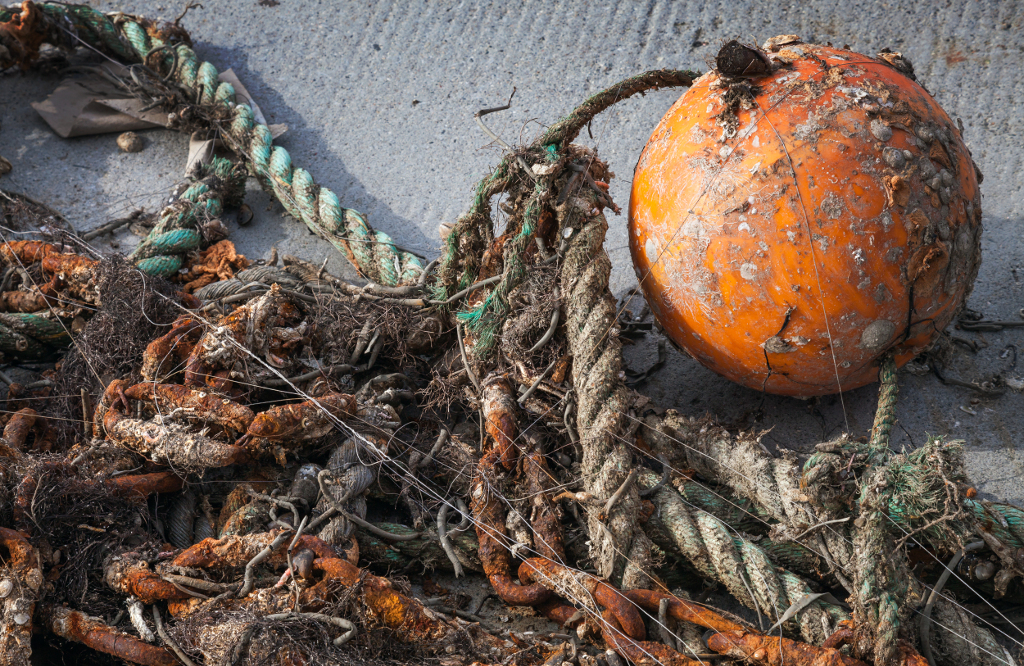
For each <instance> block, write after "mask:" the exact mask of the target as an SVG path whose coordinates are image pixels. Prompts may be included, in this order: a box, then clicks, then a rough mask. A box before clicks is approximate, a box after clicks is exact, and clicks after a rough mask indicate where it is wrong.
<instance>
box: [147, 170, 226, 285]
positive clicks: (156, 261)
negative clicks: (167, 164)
mask: <svg viewBox="0 0 1024 666" xmlns="http://www.w3.org/2000/svg"><path fill="white" fill-rule="evenodd" d="M191 180H192V183H191V184H190V185H189V186H188V188H186V189H185V191H184V192H182V193H181V196H180V197H179V198H178V199H177V200H176V201H174V202H172V203H170V204H168V205H167V206H166V207H164V209H163V210H162V211H161V212H160V215H159V217H158V218H157V222H156V224H155V225H153V228H152V229H151V230H150V232H149V235H148V236H146V238H145V239H144V240H143V241H142V242H141V243H139V245H138V247H136V248H135V251H133V252H132V253H131V254H130V255H129V257H128V258H129V259H130V260H132V261H134V262H135V265H136V266H137V267H138V268H139V270H141V271H142V272H144V273H147V274H149V275H153V276H158V277H171V276H172V275H174V274H175V273H177V272H178V271H179V270H180V269H181V268H182V266H184V264H185V257H186V256H187V255H188V254H189V253H190V252H193V251H195V250H198V249H200V248H201V247H202V246H203V245H204V243H203V236H202V234H201V232H200V230H201V229H202V227H203V225H204V223H206V222H207V221H209V220H213V219H214V218H217V217H220V215H221V214H222V213H223V212H224V204H225V203H230V204H236V203H238V202H240V201H241V199H242V196H243V195H244V193H245V177H244V174H243V173H242V171H241V170H240V169H239V168H237V167H236V166H235V165H234V164H232V163H231V161H230V160H226V159H223V158H221V157H214V158H213V159H212V160H211V161H210V162H209V163H207V164H202V165H200V166H199V167H197V169H196V171H195V173H194V174H193V175H192V176H191Z"/></svg>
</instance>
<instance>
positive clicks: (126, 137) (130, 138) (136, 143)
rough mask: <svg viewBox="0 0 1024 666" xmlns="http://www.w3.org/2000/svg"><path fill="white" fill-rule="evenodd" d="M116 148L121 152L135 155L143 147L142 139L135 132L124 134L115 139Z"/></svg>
mask: <svg viewBox="0 0 1024 666" xmlns="http://www.w3.org/2000/svg"><path fill="white" fill-rule="evenodd" d="M117 147H118V148H120V149H121V152H125V153H137V152H139V151H141V150H142V147H143V144H142V137H140V136H139V135H138V134H136V133H135V132H125V133H124V134H122V135H121V136H119V137H117Z"/></svg>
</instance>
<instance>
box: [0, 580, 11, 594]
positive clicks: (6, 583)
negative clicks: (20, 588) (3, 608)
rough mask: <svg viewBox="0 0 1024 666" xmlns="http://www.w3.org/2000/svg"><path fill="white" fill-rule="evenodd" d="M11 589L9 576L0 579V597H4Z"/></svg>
mask: <svg viewBox="0 0 1024 666" xmlns="http://www.w3.org/2000/svg"><path fill="white" fill-rule="evenodd" d="M13 589H14V583H13V582H12V581H11V579H10V578H5V579H4V580H3V581H0V599H6V598H7V595H9V594H10V593H11V590H13Z"/></svg>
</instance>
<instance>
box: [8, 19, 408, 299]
mask: <svg viewBox="0 0 1024 666" xmlns="http://www.w3.org/2000/svg"><path fill="white" fill-rule="evenodd" d="M29 6H30V7H34V8H35V9H36V10H37V13H36V14H35V15H34V16H35V17H37V18H38V19H39V20H38V21H36V22H37V23H38V24H39V25H38V27H37V29H36V35H37V36H40V37H43V38H44V39H46V40H48V41H49V43H52V44H54V45H57V46H77V44H76V43H75V40H81V42H83V43H85V44H87V45H89V46H91V47H93V48H95V49H97V50H99V51H101V52H103V53H105V54H108V55H110V56H111V57H113V58H116V59H118V60H120V61H122V62H125V63H129V64H133V63H135V64H137V63H146V62H148V61H150V60H153V57H151V56H155V57H156V60H157V61H158V64H157V65H156V66H157V67H158V69H162V70H163V71H162V72H161V74H162V75H163V76H165V77H167V79H168V80H170V81H173V82H174V83H176V84H178V85H180V86H181V87H182V89H183V91H184V94H185V98H186V99H187V102H186V104H185V105H184V106H181V105H179V106H178V107H176V108H175V111H174V115H175V117H176V118H177V119H178V120H179V123H180V124H181V126H182V128H183V129H185V128H187V129H190V130H191V129H194V128H195V127H194V125H195V124H197V123H201V124H206V125H208V126H209V127H210V128H211V129H216V130H218V131H219V136H220V138H221V139H222V140H223V141H224V143H225V144H227V146H228V147H229V148H230V149H231V150H233V151H234V152H236V153H237V154H238V155H239V156H240V157H242V158H243V159H244V160H245V162H246V166H247V167H248V169H249V172H250V173H251V174H252V175H253V176H255V177H256V179H257V180H259V182H260V184H261V185H262V186H263V187H264V189H266V190H267V191H268V192H270V193H271V194H273V195H274V196H275V197H276V198H277V200H278V201H280V202H281V204H282V205H283V206H284V208H285V210H286V211H287V212H288V213H289V214H291V215H292V216H293V217H295V218H297V219H299V220H301V221H302V222H304V223H305V224H306V226H307V227H309V229H310V230H311V231H313V232H314V233H315V234H317V235H319V236H321V237H322V238H324V239H326V240H327V241H328V242H330V243H331V244H332V245H334V247H335V248H337V249H338V250H339V251H340V252H342V253H343V254H344V255H345V256H346V257H347V258H348V260H349V261H350V262H351V263H352V264H353V266H355V268H356V269H357V270H358V271H359V272H360V274H362V275H363V276H365V277H367V278H369V279H370V280H373V281H374V282H376V283H378V284H381V285H384V286H395V285H403V284H412V283H414V282H415V281H416V280H417V279H418V278H419V276H420V274H421V273H422V272H423V265H422V262H421V261H420V260H419V258H418V257H416V256H415V255H413V254H411V253H409V252H406V251H404V250H400V249H399V248H397V247H396V246H395V244H394V241H392V239H391V237H390V236H388V235H387V234H385V233H383V232H381V231H376V230H374V229H373V228H372V227H371V226H370V225H369V223H368V222H367V221H366V218H365V217H364V216H363V215H362V214H361V213H359V212H358V211H355V210H352V209H349V208H344V207H342V205H341V203H340V202H339V200H338V197H337V196H336V195H335V194H334V193H333V192H331V191H330V190H329V189H327V188H325V187H321V186H320V185H318V184H317V183H316V182H315V181H314V180H313V178H312V176H311V175H310V174H309V173H308V172H307V171H305V170H304V169H301V168H296V167H294V166H293V165H292V160H291V156H290V155H289V154H288V151H287V150H285V149H284V148H282V147H280V146H274V145H273V137H272V136H271V134H270V129H269V128H268V127H267V126H266V125H262V124H258V123H256V121H255V119H254V117H253V112H252V108H251V107H250V106H249V104H248V103H247V102H245V101H242V100H236V99H235V90H234V87H233V86H231V84H229V83H224V82H220V81H218V80H217V77H218V71H217V69H216V67H214V66H213V65H212V64H210V63H208V62H200V61H199V59H198V57H197V56H196V54H195V52H194V51H193V50H192V49H191V48H190V47H189V46H188V45H186V44H180V43H179V44H170V43H168V42H166V41H164V39H162V38H161V37H160V36H158V35H159V34H160V31H159V30H147V27H152V26H151V25H150V26H147V24H146V23H144V22H143V21H142V20H141V19H136V18H134V17H131V16H127V15H125V14H120V13H119V14H117V15H116V17H114V18H116V20H114V18H112V17H108V16H106V15H104V14H102V13H101V12H99V11H97V10H95V9H92V8H91V7H87V6H84V5H57V4H48V3H44V4H39V5H32V4H31V3H30V5H29ZM15 11H16V10H13V9H9V10H4V11H3V12H0V23H2V22H7V21H10V20H11V18H12V16H14V14H15ZM178 30H179V31H180V29H178ZM180 32H183V31H180ZM169 33H170V34H173V31H169Z"/></svg>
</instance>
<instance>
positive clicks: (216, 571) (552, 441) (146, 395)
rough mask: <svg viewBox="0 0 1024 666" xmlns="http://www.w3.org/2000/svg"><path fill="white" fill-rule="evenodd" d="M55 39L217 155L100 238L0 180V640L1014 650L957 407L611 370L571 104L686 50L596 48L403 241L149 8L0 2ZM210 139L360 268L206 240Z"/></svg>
mask: <svg viewBox="0 0 1024 666" xmlns="http://www.w3.org/2000/svg"><path fill="white" fill-rule="evenodd" d="M787 43H790V44H791V43H793V42H792V41H791V42H787ZM79 44H85V45H87V46H88V47H89V49H90V50H91V51H93V52H94V53H95V52H98V53H99V54H101V55H103V56H104V57H108V58H111V59H114V60H116V61H117V62H119V63H121V64H123V65H125V66H127V67H128V68H129V72H130V75H129V76H128V77H127V78H125V79H123V80H121V81H120V82H119V84H118V85H121V86H123V89H124V92H126V93H128V94H130V95H131V96H135V97H139V98H141V99H143V100H145V101H146V103H147V104H153V105H154V106H156V107H159V108H161V109H162V110H163V111H166V112H167V113H168V114H170V115H171V116H172V117H173V119H174V121H173V123H172V125H173V126H174V127H175V128H176V129H180V130H182V131H187V132H193V131H207V130H215V131H216V132H217V133H218V135H219V136H220V137H221V139H222V140H223V142H224V144H225V145H226V146H227V147H228V148H229V149H230V150H231V151H232V153H233V159H231V160H227V159H223V158H214V159H213V160H211V161H209V162H207V163H205V164H202V165H200V166H199V167H198V168H197V169H196V170H195V171H193V172H192V173H190V176H189V180H188V182H187V183H186V184H185V186H184V187H183V188H181V189H180V192H179V194H178V196H177V198H176V199H174V200H173V201H171V202H170V203H169V204H167V206H166V207H165V208H164V209H163V210H160V211H153V212H152V214H148V215H146V216H144V217H145V218H146V219H147V220H148V221H149V222H150V224H151V225H152V226H151V227H150V228H149V230H148V232H147V236H146V238H145V240H144V241H143V242H142V243H141V244H140V246H139V248H138V249H136V250H135V251H134V252H133V253H132V254H131V255H130V256H129V257H118V256H101V255H98V254H95V253H93V252H92V251H91V249H90V248H89V246H88V244H87V243H85V242H84V241H83V240H82V239H81V238H80V237H78V236H77V235H76V234H75V233H74V232H73V230H72V229H71V228H70V226H69V225H67V224H66V223H63V222H61V219H62V218H60V217H59V215H57V214H55V213H53V212H51V211H45V210H41V209H39V208H38V207H34V206H35V205H34V204H32V203H31V202H28V201H27V200H23V199H20V200H15V199H13V198H7V197H6V195H5V199H4V201H6V202H8V203H4V209H3V215H4V219H5V222H6V226H8V227H10V228H14V227H15V226H16V227H17V228H19V229H21V228H24V229H29V228H36V229H39V230H40V231H41V232H42V233H43V235H42V236H41V240H12V239H11V238H6V237H5V238H4V239H3V245H2V249H0V254H2V260H3V268H4V277H3V281H4V286H3V289H2V290H0V291H3V292H4V293H3V301H4V306H5V312H3V313H0V351H2V353H3V354H4V357H3V360H4V362H5V363H6V364H8V365H10V366H19V372H22V371H30V372H31V373H32V374H29V375H27V376H25V377H23V376H22V375H19V377H18V378H19V379H25V380H26V381H23V382H22V381H14V380H13V379H12V378H10V377H7V379H5V381H7V380H10V381H9V382H8V383H9V387H8V394H7V398H6V403H7V408H6V410H5V411H4V413H3V419H2V420H3V425H4V431H3V440H2V442H0V524H2V525H3V527H2V528H0V564H2V567H3V568H2V571H0V655H2V661H3V663H10V664H28V663H30V661H29V660H30V659H32V658H33V652H35V653H36V655H47V654H51V655H59V656H55V657H54V659H57V658H62V659H65V660H80V662H81V663H119V661H129V662H134V663H141V664H175V663H184V664H199V663H207V664H231V665H234V664H271V663H273V664H306V663H367V662H369V663H409V662H411V661H413V660H416V661H425V660H429V661H431V662H437V663H440V664H443V665H444V666H456V665H465V664H469V663H471V662H481V663H499V662H500V663H504V664H509V663H517V664H524V665H527V664H541V663H544V664H562V663H565V662H568V663H570V664H574V665H576V666H596V665H597V664H611V665H612V666H617V665H618V664H620V663H622V660H623V659H624V660H626V661H629V662H632V663H635V664H656V663H657V664H678V665H681V666H688V665H690V664H693V663H706V662H707V661H710V660H727V661H733V660H735V661H747V662H751V663H756V664H772V665H776V664H784V663H785V664H802V663H807V664H826V663H827V664H846V665H848V666H854V665H855V664H863V663H868V662H873V663H875V664H879V665H882V664H895V663H907V664H922V663H925V662H931V663H933V664H943V665H945V664H949V665H953V664H960V663H965V662H969V663H981V664H1013V663H1016V661H1015V660H1016V659H1018V658H1019V652H1018V648H1019V647H1020V645H1021V642H1020V641H1021V638H1022V634H1021V633H1020V629H1019V628H1018V626H1017V624H1016V622H1017V621H1018V618H1019V611H1018V610H1017V608H1016V606H1015V604H1018V603H1020V600H1021V598H1022V592H1024V590H1022V587H1021V578H1022V575H1024V511H1021V510H1020V509H1018V508H1016V507H1013V506H1010V505H1007V504H999V503H992V502H985V501H981V500H979V499H978V497H977V494H976V492H975V491H974V489H973V488H972V487H971V484H970V481H969V479H968V478H967V476H966V474H965V472H964V464H963V457H962V445H961V444H960V443H958V442H949V441H942V440H936V439H932V440H929V441H928V442H927V443H926V444H925V445H924V446H922V447H920V448H919V449H917V450H915V451H910V452H900V453H897V452H894V451H892V450H891V449H890V447H889V432H890V430H891V428H892V425H893V422H894V411H893V410H894V408H895V402H896V390H897V382H896V368H895V363H894V362H893V361H892V359H886V360H885V361H883V363H882V365H881V368H880V373H879V374H880V376H879V379H880V396H879V406H878V411H877V414H876V419H875V423H874V427H873V429H872V432H871V433H870V434H869V436H867V437H863V438H856V437H853V436H843V437H840V438H838V439H835V440H832V441H828V442H824V443H822V444H820V445H819V446H818V447H817V448H816V450H815V452H814V453H813V454H811V455H810V456H809V457H806V456H805V457H801V456H798V455H797V454H796V453H793V452H790V451H785V450H783V451H780V453H779V455H773V454H772V453H770V452H769V451H768V449H767V448H766V447H765V446H763V445H762V443H761V440H760V436H761V435H760V434H759V433H756V432H730V431H729V430H727V429H725V428H723V427H722V426H721V425H720V424H718V423H715V422H714V421H713V420H711V419H709V418H699V419H698V418H695V417H691V416H688V415H683V414H680V413H678V412H676V411H673V410H668V411H666V410H662V409H659V408H658V407H656V406H655V405H653V404H651V402H650V401H649V400H648V399H647V398H645V397H644V396H642V395H640V394H638V393H636V392H634V391H633V390H631V389H630V388H628V387H627V385H626V383H625V380H626V377H627V375H626V372H625V369H624V367H623V363H622V357H621V353H620V350H621V343H620V341H619V333H620V331H623V330H626V329H630V328H631V327H634V328H635V322H633V321H632V320H629V321H626V320H620V312H619V310H618V308H617V304H616V301H615V299H614V298H613V296H612V295H611V293H610V291H609V288H608V276H609V272H610V267H611V264H610V261H609V259H608V257H607V255H606V254H605V251H604V247H603V243H604V237H605V232H606V230H607V223H606V221H605V218H604V213H603V211H604V210H606V209H611V210H617V207H616V206H615V204H614V202H613V201H612V200H611V198H610V197H609V195H608V182H609V180H610V179H611V178H612V177H613V176H614V174H613V173H612V172H611V170H610V169H609V167H608V165H606V164H605V163H604V162H602V161H601V159H600V157H599V156H598V155H597V153H596V151H594V150H592V149H590V148H586V147H583V146H579V145H577V144H574V143H573V141H574V139H575V138H576V136H577V135H578V134H579V132H580V131H581V129H582V128H584V127H585V126H586V125H587V123H588V122H589V121H590V120H591V119H593V117H594V116H595V115H596V114H598V113H600V112H601V111H603V110H605V109H606V108H608V107H609V106H611V105H613V104H615V103H616V102H618V101H619V100H621V99H624V98H626V97H629V96H631V95H634V94H637V93H643V92H645V91H647V90H652V89H657V88H661V87H670V86H688V85H690V84H691V82H692V81H693V79H694V78H695V77H696V76H697V75H696V74H694V73H690V72H682V71H673V70H660V71H655V72H647V73H645V74H641V75H638V76H634V77H630V78H629V79H626V80H625V81H623V82H621V83H620V84H618V85H616V86H614V87H613V88H609V89H608V90H606V91H603V92H600V93H598V94H597V95H594V96H593V97H591V98H590V99H588V100H586V101H585V102H584V103H583V104H582V105H580V106H579V107H577V108H576V109H575V110H574V111H573V112H572V113H571V114H570V115H569V116H567V117H566V118H564V119H562V120H561V121H559V122H557V123H555V124H553V125H551V126H550V127H549V128H547V129H546V130H545V131H544V132H543V133H542V134H541V135H540V136H538V137H537V138H536V139H535V140H534V141H532V142H531V143H529V144H528V145H525V146H520V147H516V148H512V147H511V146H507V148H508V150H507V152H506V153H505V154H504V156H503V158H502V160H501V161H500V163H499V164H498V165H497V167H496V168H495V169H494V170H493V171H492V172H491V173H490V174H488V175H487V176H486V177H485V178H483V179H482V180H481V182H480V183H479V185H478V187H477V190H476V193H475V197H474V199H473V201H472V203H471V206H470V208H469V210H468V211H467V212H466V213H465V214H464V215H463V216H461V217H460V218H459V219H458V220H457V221H456V222H455V223H454V224H452V225H450V226H448V227H447V228H446V231H447V237H446V239H445V247H444V251H443V254H442V256H441V257H440V258H439V259H438V260H437V261H434V262H430V263H428V264H426V265H425V264H424V263H423V262H422V261H421V260H420V258H418V257H416V256H415V255H412V254H411V253H409V252H407V251H405V250H403V249H401V248H399V247H398V246H396V245H395V243H394V242H393V240H392V239H391V238H390V237H389V236H387V235H386V234H384V233H383V232H381V231H378V230H375V229H373V228H372V227H371V226H370V224H369V222H368V221H367V220H366V218H365V217H364V216H363V215H362V214H360V213H359V212H358V211H354V210H351V209H347V208H344V207H343V206H342V205H341V203H340V202H339V201H338V198H337V197H336V196H335V195H334V194H333V193H332V192H330V191H329V190H328V189H326V188H324V187H322V186H320V185H318V184H317V183H316V182H315V180H314V179H313V177H312V175H311V174H309V173H308V172H306V171H305V170H304V169H302V168H300V167H296V166H294V165H293V164H292V160H291V156H290V155H289V154H288V153H287V151H285V150H284V149H283V148H280V147H278V146H274V145H273V138H272V136H271V134H270V131H269V129H268V128H267V127H266V126H265V125H262V124H260V123H258V122H256V121H255V120H254V117H253V113H252V109H251V108H250V106H249V105H248V104H247V103H246V102H244V101H243V100H241V99H236V97H235V93H234V90H233V88H232V86H231V84H229V83H224V82H221V81H218V78H217V76H218V72H217V70H216V68H215V67H214V66H213V65H212V64H210V63H207V62H200V61H199V60H198V58H197V57H196V54H195V52H194V51H193V50H192V49H191V43H190V41H189V38H188V35H187V34H186V33H185V32H184V30H183V29H181V28H180V26H177V25H174V24H170V25H160V24H156V23H154V22H152V21H149V20H147V19H144V18H141V17H136V16H131V15H126V14H117V15H113V16H108V15H104V14H102V13H100V12H97V11H96V10H93V9H91V8H88V7H85V6H76V5H62V4H46V3H44V4H35V3H33V2H30V1H26V2H24V3H23V4H22V5H21V6H20V7H17V8H12V9H4V10H0V67H3V68H6V67H10V66H14V65H18V66H20V67H22V68H24V69H26V70H31V69H32V67H34V66H38V65H37V63H38V62H39V61H38V59H39V58H40V53H41V49H42V51H43V52H45V53H46V54H48V55H49V56H54V55H55V54H63V55H71V54H72V53H73V51H74V49H75V48H76V47H77V46H78V45H79ZM44 45H45V46H44ZM884 55H889V56H892V55H893V54H883V56H884ZM880 57H881V56H880ZM882 60H884V61H886V62H890V60H892V58H888V59H887V58H885V57H882ZM506 108H507V107H506ZM500 110H501V109H489V110H485V111H481V112H480V113H478V114H477V120H478V121H479V123H480V125H481V126H482V127H483V128H484V130H485V131H486V132H488V134H491V132H490V130H489V129H487V128H486V124H485V123H484V121H483V117H485V116H486V115H487V114H488V113H492V112H495V111H500ZM492 136H493V135H492ZM494 138H496V137H494ZM246 177H253V178H255V179H256V180H257V181H258V182H259V183H260V184H261V185H262V186H263V187H264V188H265V189H266V190H267V191H268V192H270V193H272V194H273V195H274V196H275V197H276V198H277V199H278V200H279V201H280V202H281V203H282V204H283V205H284V207H285V209H286V211H287V212H288V213H289V215H291V216H293V217H295V218H296V219H297V220H300V221H301V222H303V223H304V224H306V225H307V226H308V227H309V229H310V230H312V231H313V232H314V233H317V234H318V235H320V236H322V237H323V238H324V239H325V240H327V241H328V242H330V243H331V244H332V245H333V246H334V247H335V248H336V249H338V250H339V251H340V252H342V253H343V254H344V255H345V256H346V257H347V258H348V259H349V260H350V261H351V262H352V263H353V265H354V266H355V267H356V269H357V270H358V271H359V272H360V274H361V275H362V276H363V277H364V278H366V280H367V282H366V284H364V285H355V284H351V283H349V282H347V281H345V280H342V279H341V278H339V277H337V276H334V275H331V274H330V273H328V272H327V271H326V270H324V268H323V267H321V266H318V265H315V264H311V263H309V262H307V261H304V260H303V259H301V258H296V257H284V258H282V261H280V262H279V261H278V260H277V257H276V253H275V256H274V258H273V260H272V261H269V262H262V263H260V262H256V263H252V262H249V261H248V260H247V259H246V258H245V257H242V256H241V255H239V254H238V253H237V252H236V251H235V249H234V246H233V245H231V244H230V241H229V240H225V239H224V238H223V229H224V227H223V225H222V224H221V223H220V221H219V216H220V215H221V214H222V213H223V211H224V209H225V208H230V207H232V206H237V205H238V204H239V203H240V192H241V185H242V184H243V183H244V179H245V178H246ZM499 194H500V195H503V200H504V204H503V207H502V210H503V211H504V212H505V213H506V214H507V216H508V217H507V220H506V221H505V223H504V225H503V227H502V228H500V229H499V228H498V227H497V226H496V225H495V224H494V220H493V219H492V216H493V212H492V200H493V199H494V198H495V197H496V196H498V195H499ZM12 201H14V202H15V203H9V202H12ZM12 206H13V207H12ZM110 228H113V227H110ZM3 376H6V375H3ZM463 579H466V580H469V581H471V582H470V583H469V584H467V583H466V582H465V581H464V580H463ZM481 584H483V587H481ZM493 597H496V599H494V598H493ZM512 618H515V620H514V623H512V622H513V620H512ZM507 623H508V624H507ZM524 627H529V629H524ZM33 636H35V638H33Z"/></svg>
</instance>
